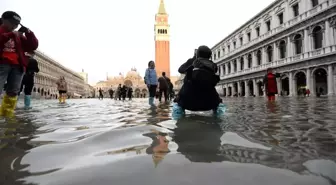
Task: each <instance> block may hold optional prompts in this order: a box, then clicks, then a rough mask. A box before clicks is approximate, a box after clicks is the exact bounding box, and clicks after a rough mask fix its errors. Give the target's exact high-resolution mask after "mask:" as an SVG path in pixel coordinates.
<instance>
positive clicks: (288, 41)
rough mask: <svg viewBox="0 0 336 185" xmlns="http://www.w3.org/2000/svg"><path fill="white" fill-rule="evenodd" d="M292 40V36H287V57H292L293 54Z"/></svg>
mask: <svg viewBox="0 0 336 185" xmlns="http://www.w3.org/2000/svg"><path fill="white" fill-rule="evenodd" d="M292 53H293V52H292V42H291V39H290V37H288V38H287V57H291V56H292Z"/></svg>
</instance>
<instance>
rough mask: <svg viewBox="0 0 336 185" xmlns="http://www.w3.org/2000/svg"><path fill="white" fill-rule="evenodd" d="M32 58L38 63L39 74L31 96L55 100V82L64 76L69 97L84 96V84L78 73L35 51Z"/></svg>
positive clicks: (56, 94)
mask: <svg viewBox="0 0 336 185" xmlns="http://www.w3.org/2000/svg"><path fill="white" fill-rule="evenodd" d="M34 58H35V59H36V60H37V62H38V66H39V69H40V72H39V73H37V74H36V76H35V85H34V88H33V92H32V95H33V96H35V97H42V98H56V97H57V96H58V91H57V85H56V82H57V80H58V79H59V78H60V76H64V77H65V79H66V81H67V83H68V95H69V96H72V97H74V96H82V95H84V94H85V85H86V84H85V82H84V79H83V77H81V76H80V75H79V74H78V73H76V72H74V71H72V70H70V69H68V68H66V67H64V66H63V65H61V64H60V63H58V62H56V61H55V60H53V59H51V58H50V57H49V56H47V55H45V54H43V53H42V52H40V51H36V54H35V56H34Z"/></svg>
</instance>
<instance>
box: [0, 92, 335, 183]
mask: <svg viewBox="0 0 336 185" xmlns="http://www.w3.org/2000/svg"><path fill="white" fill-rule="evenodd" d="M146 102H147V100H145V99H137V100H133V101H132V102H128V101H126V102H119V101H114V100H110V99H104V100H103V101H100V100H97V99H88V100H68V103H67V104H66V105H59V104H58V103H57V101H56V100H47V101H40V100H36V101H35V102H33V103H34V104H33V106H34V108H33V109H32V110H29V111H26V110H18V111H17V118H16V121H11V122H8V121H4V120H0V134H1V135H0V140H1V143H0V184H1V185H21V184H38V185H133V184H134V185H135V184H136V185H205V184H209V185H224V184H225V185H245V184H246V185H247V184H248V185H327V184H328V185H334V184H336V162H335V161H336V121H335V120H336V99H335V97H334V98H319V99H316V98H282V99H278V100H277V102H275V103H267V102H266V100H265V99H264V98H242V99H239V98H237V99H234V98H232V99H224V102H225V104H226V105H227V107H228V110H227V112H226V114H225V116H224V117H222V118H214V117H212V116H211V115H210V114H188V115H187V116H186V117H185V118H181V119H180V120H178V121H175V120H173V119H172V118H171V113H170V112H171V107H169V105H160V106H158V107H157V109H149V108H148V106H147V103H146ZM22 106H23V105H22V102H21V103H19V105H18V107H22ZM8 128H10V129H9V130H8ZM5 129H7V130H6V131H5Z"/></svg>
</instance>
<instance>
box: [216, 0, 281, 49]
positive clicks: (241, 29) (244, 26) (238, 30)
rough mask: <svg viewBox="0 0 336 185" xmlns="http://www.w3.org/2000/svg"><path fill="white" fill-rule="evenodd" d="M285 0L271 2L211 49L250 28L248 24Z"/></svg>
mask: <svg viewBox="0 0 336 185" xmlns="http://www.w3.org/2000/svg"><path fill="white" fill-rule="evenodd" d="M283 1H285V0H275V1H274V2H273V3H271V4H270V5H268V6H267V7H266V8H264V9H263V10H261V11H260V12H259V13H258V14H257V15H255V16H254V17H252V18H251V19H250V20H249V21H247V22H246V23H245V24H243V25H242V26H240V27H239V28H238V29H236V30H234V31H233V32H232V33H231V34H229V35H228V36H227V37H225V38H224V39H222V40H221V41H220V42H218V43H217V44H215V45H214V46H213V47H212V48H211V50H213V49H215V48H216V47H218V46H220V45H221V43H223V42H224V41H227V40H230V38H231V37H232V36H234V35H236V34H237V33H239V32H241V31H243V30H244V29H248V28H246V26H248V25H250V24H251V25H252V24H253V23H254V22H255V20H259V19H262V18H263V17H264V16H265V15H264V14H265V13H266V14H267V13H268V12H269V11H270V10H271V9H272V8H273V7H276V6H277V5H278V4H280V3H283Z"/></svg>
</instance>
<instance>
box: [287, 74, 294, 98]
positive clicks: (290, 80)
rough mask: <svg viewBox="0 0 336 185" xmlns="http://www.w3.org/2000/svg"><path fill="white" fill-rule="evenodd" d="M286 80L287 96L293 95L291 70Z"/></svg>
mask: <svg viewBox="0 0 336 185" xmlns="http://www.w3.org/2000/svg"><path fill="white" fill-rule="evenodd" d="M288 82H289V96H293V72H291V71H290V72H289V75H288Z"/></svg>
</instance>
